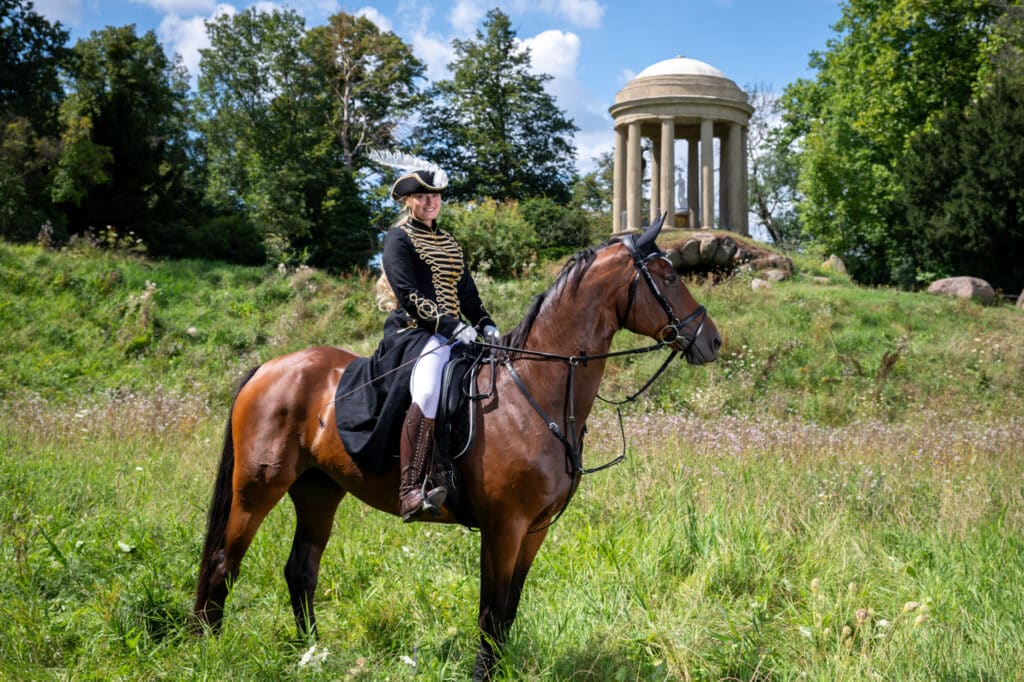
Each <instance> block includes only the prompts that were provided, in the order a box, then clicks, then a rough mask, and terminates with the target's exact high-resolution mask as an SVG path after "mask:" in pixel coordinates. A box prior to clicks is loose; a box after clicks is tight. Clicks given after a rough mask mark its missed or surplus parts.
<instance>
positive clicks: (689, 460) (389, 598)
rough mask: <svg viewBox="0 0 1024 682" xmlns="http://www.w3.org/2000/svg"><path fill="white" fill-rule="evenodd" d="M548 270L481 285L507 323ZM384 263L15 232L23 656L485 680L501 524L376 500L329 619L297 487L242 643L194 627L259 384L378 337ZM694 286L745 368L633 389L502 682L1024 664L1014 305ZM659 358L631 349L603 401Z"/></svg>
mask: <svg viewBox="0 0 1024 682" xmlns="http://www.w3.org/2000/svg"><path fill="white" fill-rule="evenodd" d="M552 267H553V266H552ZM112 273H116V274H112ZM550 275H551V269H550V268H549V269H547V270H545V271H542V272H540V273H538V275H537V276H535V277H533V278H531V279H528V280H527V281H525V282H521V283H513V282H497V281H488V280H481V282H480V283H481V287H482V288H483V290H484V297H485V299H486V300H487V301H488V302H490V303H491V305H492V310H493V311H494V313H495V316H496V317H497V318H498V320H499V322H500V323H501V325H502V327H503V328H504V329H508V328H510V327H511V326H512V325H513V324H514V323H515V322H516V321H518V316H519V315H521V314H522V311H523V309H524V308H525V306H526V302H527V301H528V299H529V297H530V296H531V295H532V294H533V293H536V292H537V291H540V290H542V289H543V288H544V287H545V286H546V285H547V283H548V282H550ZM147 282H150V283H153V284H147ZM370 284H371V281H370V276H369V275H366V276H363V277H357V278H347V279H336V278H329V277H326V276H324V275H323V274H322V273H317V272H313V271H305V270H304V271H298V272H296V271H287V272H278V271H264V270H259V269H247V268H232V267H228V266H222V265H216V264H208V263H201V262H191V263H190V262H176V263H154V262H150V261H144V260H139V259H137V258H134V257H131V256H126V255H120V254H112V253H107V252H104V253H95V252H92V251H89V250H79V251H74V250H72V251H64V252H51V251H44V250H41V249H38V248H34V247H11V246H7V245H0V285H2V286H0V324H3V325H4V329H5V334H4V335H3V336H2V337H0V352H2V358H3V363H2V366H0V398H2V408H3V409H2V410H0V454H2V456H0V490H2V491H3V492H2V494H0V561H2V562H3V564H2V565H3V566H4V567H5V568H6V570H4V571H2V572H0V594H2V595H3V599H2V600H0V679H8V678H9V679H18V680H63V679H83V680H89V679H104V680H106V679H131V680H143V679H145V680H150V679H175V680H177V679H251V680H265V679H266V680H269V679H273V680H278V679H312V680H318V679H324V680H328V679H330V680H338V679H349V680H379V679H395V680H399V679H437V680H460V679H465V678H466V677H468V676H469V673H470V670H471V666H472V659H473V655H474V652H475V646H476V638H477V631H476V608H477V598H478V597H477V579H478V569H477V562H478V551H479V544H478V542H479V541H478V536H477V535H476V534H475V533H473V532H471V531H468V530H465V529H462V528H459V527H438V526H431V525H426V524H414V525H403V524H401V523H400V522H398V521H397V520H396V519H394V518H391V517H388V516H384V515H382V514H378V513H375V512H372V511H371V510H369V508H367V507H365V506H363V505H361V504H360V503H358V502H356V501H354V500H345V501H344V502H343V503H342V505H341V508H340V509H339V512H338V516H337V519H336V521H335V529H334V534H333V538H332V541H331V544H330V545H329V546H328V548H327V552H326V554H325V557H324V561H323V565H322V570H321V576H320V584H319V586H318V589H317V595H316V600H317V607H318V616H319V628H320V633H321V637H320V640H319V641H318V642H315V643H314V642H312V641H308V640H305V639H302V638H298V637H297V636H296V634H295V628H294V624H293V622H292V619H291V615H290V608H289V606H288V595H287V589H286V587H285V583H284V579H283V576H282V569H283V566H284V562H285V560H286V558H287V553H288V550H289V546H290V540H291V533H292V529H293V524H294V514H293V512H292V510H291V508H290V505H289V504H288V503H287V502H285V503H283V504H281V505H279V507H278V508H276V509H275V510H274V511H273V512H272V513H271V515H270V516H269V517H268V519H267V521H266V522H265V524H264V526H263V527H262V528H261V530H260V532H259V533H258V534H257V536H256V540H255V542H254V544H253V547H252V549H251V550H250V552H249V554H248V555H247V557H246V560H245V562H244V564H243V566H242V575H241V578H240V580H239V582H238V584H237V585H236V586H235V587H234V590H233V592H232V595H231V598H230V599H229V602H228V611H227V615H226V620H225V629H224V632H223V633H222V634H221V635H219V636H216V637H213V636H208V637H197V636H195V635H193V634H192V633H191V632H190V630H189V628H188V627H187V626H186V622H187V616H188V614H189V611H190V608H191V603H192V599H193V597H194V586H195V585H194V583H195V577H196V572H197V561H198V557H199V551H200V547H201V542H202V532H203V529H204V527H205V523H204V520H205V513H206V504H207V502H208V498H209V493H210V488H211V486H212V482H213V473H214V467H215V457H216V453H217V452H219V449H220V441H221V438H222V437H223V428H224V421H225V419H226V406H227V401H228V399H229V392H230V390H231V388H232V386H233V385H234V380H235V375H236V374H237V373H240V372H242V371H244V369H246V368H247V367H249V366H251V365H252V364H256V363H257V362H260V361H262V360H264V359H266V358H268V357H270V356H272V355H276V354H279V353H282V352H287V351H289V350H292V349H295V348H299V347H303V346H306V345H313V344H318V343H343V344H344V345H346V346H349V347H353V348H355V349H356V350H359V351H360V352H367V351H369V350H371V349H372V348H373V346H374V344H375V343H376V338H377V335H378V334H379V330H378V327H379V323H380V317H379V313H377V312H376V311H374V310H373V309H372V301H371V297H370V293H369V289H370ZM692 289H693V291H694V293H695V295H696V296H697V297H698V299H700V300H701V301H702V302H704V303H705V304H707V305H708V307H709V310H710V311H711V314H712V315H713V316H714V317H715V319H716V321H717V322H718V325H719V327H720V328H721V330H722V332H723V335H724V337H725V342H726V345H725V348H724V351H723V355H722V358H721V361H720V362H719V363H717V364H715V365H712V366H710V367H701V368H690V367H686V366H684V365H681V364H680V365H678V366H675V367H674V368H673V369H672V371H671V372H670V373H669V374H668V375H667V376H666V377H665V378H664V380H661V381H659V382H658V383H657V384H656V385H655V388H654V389H653V390H652V392H651V394H650V395H649V396H648V397H647V398H645V400H644V401H643V402H642V403H641V404H640V405H638V406H635V407H633V408H631V409H630V410H627V414H626V417H625V419H626V434H627V435H626V441H627V444H628V451H629V457H628V458H627V460H626V461H625V463H623V464H622V465H620V466H619V467H616V468H614V469H611V470H609V471H606V472H603V473H600V474H595V475H593V476H590V477H588V478H586V479H585V480H584V483H583V485H582V487H581V490H580V492H579V494H578V495H577V496H576V498H575V499H574V501H573V504H572V506H571V507H570V508H569V510H568V512H567V513H566V514H565V515H564V516H563V517H562V519H561V520H560V521H559V522H558V523H557V524H556V525H555V526H554V527H553V528H552V529H551V532H550V533H549V535H548V538H547V540H546V542H545V545H544V547H543V548H542V549H541V552H540V554H539V556H538V559H537V562H536V563H535V565H534V569H533V571H532V572H531V574H530V577H529V580H528V582H527V586H526V591H525V593H524V598H523V603H522V606H521V608H520V613H519V618H518V619H517V622H516V625H515V627H514V629H513V632H512V637H511V641H510V642H509V646H508V650H507V655H506V657H505V658H504V659H503V661H502V664H501V669H500V677H501V678H502V679H509V680H512V679H515V680H547V679H571V680H584V679H593V680H640V679H643V680H648V679H655V680H687V679H743V680H754V679H804V678H806V679H829V680H833V679H846V680H862V679H890V680H904V679H910V680H932V679H976V678H979V679H1019V678H1021V677H1022V676H1024V664H1022V663H1021V662H1022V661H1024V641H1022V636H1021V633H1022V632H1024V623H1022V621H1024V575H1022V573H1024V541H1022V539H1021V538H1022V537H1024V536H1022V530H1024V528H1022V527H1024V488H1022V487H1021V484H1020V481H1021V480H1022V473H1024V472H1022V470H1021V468H1022V464H1021V460H1020V457H1019V453H1020V445H1019V444H1020V443H1021V442H1024V419H1022V418H1021V416H1020V411H1019V405H1020V401H1021V397H1022V393H1024V390H1022V386H1024V355H1022V354H1024V350H1022V348H1021V344H1020V342H1019V332H1020V324H1021V317H1020V313H1019V312H1017V311H1014V310H1012V309H1009V308H995V309H985V308H981V307H979V306H975V305H973V304H965V303H961V302H956V301H949V300H947V299H939V298H933V297H927V296H923V295H914V294H905V293H900V292H894V291H887V290H881V291H878V290H865V289H860V288H858V287H855V286H852V285H849V284H848V283H844V282H841V281H837V282H834V283H832V284H829V285H819V284H814V283H812V282H811V281H809V280H804V279H803V278H801V277H798V278H797V281H795V282H791V283H784V284H781V285H778V286H776V287H775V288H774V289H772V290H771V291H769V292H767V293H764V292H758V293H756V294H755V293H754V292H752V291H751V290H750V288H749V286H748V283H746V282H744V281H743V280H742V278H741V279H737V280H734V281H731V282H728V283H725V284H722V285H715V286H710V285H709V284H706V283H703V282H694V283H692ZM633 343H641V341H640V340H638V339H635V338H631V335H628V334H624V335H622V336H621V337H620V338H619V339H618V341H617V344H618V347H624V346H626V345H631V344H633ZM658 361H659V358H654V357H651V358H640V359H637V360H633V361H626V362H621V363H616V364H615V365H614V366H611V367H609V372H608V377H607V380H606V382H605V385H604V386H603V392H604V393H606V394H608V395H610V396H615V395H618V394H621V393H622V392H624V391H626V390H628V389H630V388H635V387H637V386H638V385H639V384H640V383H641V382H642V381H643V380H644V379H645V378H646V377H647V376H649V374H650V372H651V371H653V369H654V368H655V367H656V364H657V362H658ZM589 426H590V436H589V437H588V444H587V459H588V464H596V463H599V462H602V461H605V460H607V459H610V458H611V457H613V456H614V455H615V454H617V452H618V449H619V447H620V443H619V442H618V427H617V424H616V422H615V417H614V415H613V414H612V413H611V412H610V411H609V410H608V409H607V408H599V409H598V410H597V412H596V413H595V414H594V415H593V416H592V418H591V420H590V424H589ZM314 645H315V648H314Z"/></svg>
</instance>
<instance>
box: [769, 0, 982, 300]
mask: <svg viewBox="0 0 1024 682" xmlns="http://www.w3.org/2000/svg"><path fill="white" fill-rule="evenodd" d="M999 13H1000V10H999V8H998V6H997V5H996V4H994V3H992V2H989V0H948V1H947V2H932V1H930V0H888V1H886V2H882V1H881V0H848V1H847V2H846V3H845V4H844V5H843V15H842V18H841V19H840V20H839V22H838V23H837V24H836V26H835V30H836V32H837V34H838V35H837V37H836V38H834V39H832V40H830V41H829V42H828V49H827V50H826V51H825V52H821V53H813V54H812V58H811V65H812V66H813V67H814V68H815V69H817V71H818V73H817V77H816V79H815V80H806V79H802V80H799V81H797V82H795V83H793V84H791V85H790V86H788V87H787V88H786V90H785V93H784V97H783V100H784V101H783V108H784V113H783V118H784V121H785V124H786V131H785V136H786V137H787V138H788V139H789V140H794V141H795V140H799V144H798V148H799V150H800V151H799V165H800V172H799V191H800V193H801V194H802V197H803V198H802V201H801V202H800V203H799V205H798V210H799V215H800V218H801V220H802V223H803V229H804V230H805V231H806V232H807V234H808V235H809V236H811V237H813V238H814V239H815V240H817V241H818V242H819V243H821V244H822V245H823V246H824V247H825V248H827V249H829V250H832V251H833V252H835V253H838V254H839V255H841V256H842V257H843V258H844V259H845V260H846V261H847V266H848V267H849V268H850V271H851V274H853V275H854V276H855V277H856V278H857V279H859V280H860V281H864V282H870V283H881V282H890V281H893V279H894V272H895V269H896V268H897V267H898V266H899V263H900V262H901V259H902V254H901V253H900V252H899V251H898V245H899V244H900V243H901V241H900V240H893V239H891V238H890V235H891V232H892V230H893V228H894V226H897V227H898V226H899V225H901V224H904V217H903V216H902V215H901V213H900V212H899V211H898V206H899V201H898V198H899V196H900V194H901V192H902V190H903V187H902V183H901V180H900V177H899V174H898V173H897V171H896V166H897V163H898V161H899V160H900V158H901V157H902V156H903V154H904V153H905V152H906V150H907V147H908V144H909V140H910V137H911V135H912V134H914V133H915V131H919V130H923V129H925V128H927V127H928V126H930V125H932V123H933V121H934V119H935V117H936V116H938V115H939V114H940V112H942V111H943V110H945V109H946V108H948V107H950V106H961V107H962V106H965V105H966V104H967V103H968V101H969V100H970V98H971V96H972V93H973V92H974V91H975V88H976V85H977V82H978V79H979V74H980V73H982V71H983V69H982V67H983V65H984V64H985V63H986V59H985V52H984V49H983V46H984V45H985V44H986V42H987V41H988V40H989V37H990V36H991V33H992V27H993V24H994V22H995V19H996V18H997V17H998V16H999ZM894 249H897V250H895V251H894Z"/></svg>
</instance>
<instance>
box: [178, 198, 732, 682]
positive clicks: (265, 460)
mask: <svg viewBox="0 0 1024 682" xmlns="http://www.w3.org/2000/svg"><path fill="white" fill-rule="evenodd" d="M663 220H664V217H662V220H659V221H657V222H656V223H655V225H653V226H652V227H651V228H650V229H648V230H647V231H646V232H645V233H644V234H643V235H641V236H639V237H637V236H635V235H627V236H624V237H617V238H613V239H611V240H609V241H608V242H607V243H605V244H603V245H601V246H598V247H594V248H590V249H585V250H584V251H581V252H580V253H578V254H576V255H575V256H574V257H572V258H571V259H569V261H567V263H566V264H565V266H564V267H563V269H562V272H561V273H560V274H559V276H558V277H557V278H556V280H555V282H554V284H552V286H551V287H550V288H549V289H548V291H547V292H545V293H544V294H542V295H541V296H538V297H537V298H536V299H535V301H534V303H533V305H532V307H531V309H530V310H529V312H528V313H527V315H526V317H525V319H524V320H523V321H522V322H521V323H520V324H519V326H518V327H516V329H514V330H513V331H512V332H511V333H510V334H508V335H507V336H506V337H505V338H504V339H502V345H501V346H499V348H504V349H505V351H504V352H505V356H504V360H503V361H502V362H501V364H496V365H491V366H490V367H487V366H486V365H485V366H484V367H483V368H482V369H481V372H480V377H479V383H480V385H484V386H486V385H488V383H489V382H491V381H492V379H493V389H492V390H491V392H490V394H489V395H490V397H488V398H485V399H484V400H482V401H481V402H482V404H481V405H480V406H479V408H478V410H479V424H480V426H479V430H480V432H479V436H478V438H477V440H476V442H475V444H474V446H473V447H472V449H471V450H470V451H469V452H467V453H466V454H465V455H464V456H462V457H461V458H459V459H458V460H457V462H456V466H457V467H458V470H459V473H460V474H461V479H462V482H463V485H462V488H461V489H460V492H461V496H462V497H463V498H464V502H465V504H467V505H468V507H469V509H470V510H471V513H472V517H473V519H474V520H475V524H474V525H476V526H478V527H479V530H480V606H479V614H478V624H479V629H480V644H479V648H478V651H477V657H476V661H475V664H474V670H473V677H474V679H489V678H490V677H491V675H492V673H493V670H494V667H495V665H496V663H497V656H498V654H499V653H500V650H501V647H502V645H503V643H504V641H505V637H506V634H507V632H508V629H509V628H510V626H511V625H512V622H513V620H514V619H515V616H516V610H517V609H518V606H519V600H520V595H521V594H522V589H523V584H524V582H525V580H526V575H527V573H528V572H529V570H530V566H531V564H532V563H533V560H534V557H535V556H536V554H537V551H538V549H540V546H541V543H542V542H543V541H544V538H545V536H546V534H547V529H548V526H549V525H550V523H551V522H552V521H553V519H555V518H557V516H558V515H559V514H560V513H561V511H563V510H564V508H565V506H566V505H567V504H568V502H569V499H570V497H571V495H572V493H573V491H574V490H575V488H576V485H577V484H578V483H579V479H580V476H581V474H582V473H583V470H582V469H581V468H580V466H579V461H578V460H579V455H580V452H579V450H578V448H577V446H578V444H580V442H581V439H582V437H583V429H584V424H585V422H586V419H587V416H588V415H589V414H590V411H591V408H592V407H593V405H594V401H595V398H596V397H597V392H598V386H599V384H600V383H601V377H602V375H603V373H604V368H605V363H606V359H607V358H608V357H611V356H612V355H615V354H613V353H609V350H610V348H611V343H612V337H613V336H614V335H615V333H616V332H617V331H619V330H620V329H628V330H630V331H632V332H635V333H637V334H640V335H644V336H648V337H651V338H653V339H654V340H655V341H656V345H657V346H659V347H660V346H664V347H666V348H670V349H672V351H673V354H674V353H675V352H679V353H682V354H683V356H684V357H685V358H686V360H687V361H688V362H689V363H691V364H695V365H698V364H702V363H706V362H713V361H714V360H715V359H716V358H717V356H718V351H719V348H720V346H721V343H722V342H721V338H720V336H719V333H718V330H717V329H716V327H715V325H714V322H713V321H712V320H711V318H710V316H708V314H707V311H706V310H705V309H704V307H703V306H700V305H698V303H697V302H696V301H695V300H694V298H693V296H692V295H691V294H690V292H689V290H688V289H687V288H686V285H685V284H684V283H683V282H682V280H681V279H680V278H679V276H678V274H677V273H676V271H675V269H674V268H673V266H672V264H671V263H670V262H669V260H668V259H667V258H666V257H665V254H664V253H662V252H661V251H660V250H658V248H657V245H656V244H655V239H656V237H657V235H658V231H659V230H660V228H661V224H662V221H663ZM513 349H514V350H513ZM616 354H617V353H616ZM355 357H356V356H355V355H354V354H353V353H351V352H348V351H346V350H342V349H340V348H334V347H316V348H308V349H306V350H301V351H298V352H294V353H290V354H288V355H283V356H280V357H277V358H274V359H272V360H269V361H268V362H266V363H264V364H263V365H261V366H259V367H258V368H257V369H255V370H253V371H252V373H250V375H249V376H247V377H246V378H245V379H244V380H243V382H242V383H241V384H240V387H239V389H238V391H237V393H236V394H235V397H234V400H233V402H232V405H231V410H230V414H229V416H228V422H227V433H226V436H225V440H224V448H223V451H222V455H221V461H220V466H219V470H218V473H217V478H216V483H215V484H214V491H213V499H212V502H211V505H210V513H209V519H208V524H207V531H206V541H205V545H204V548H203V554H202V560H201V563H200V569H199V580H198V590H197V595H196V602H195V617H196V618H197V619H198V622H199V623H200V624H202V625H204V626H207V627H209V628H212V629H213V630H214V631H217V630H219V629H220V626H221V622H222V619H223V613H224V603H225V600H226V598H227V595H228V589H229V586H230V585H231V584H232V582H233V581H234V580H235V579H236V578H237V577H238V574H239V568H240V564H241V562H242V557H243V556H244V555H245V553H246V550H247V549H248V548H249V544H250V543H251V542H252V539H253V536H254V535H255V533H256V531H257V529H258V528H259V526H260V523H261V522H262V521H263V520H264V518H265V517H266V516H267V514H268V513H269V512H270V510H271V508H273V507H274V505H276V504H277V503H278V502H279V501H280V500H281V498H282V497H284V495H285V494H286V493H287V494H288V495H289V496H290V497H291V499H292V503H293V504H294V506H295V516H296V527H295V536H294V539H293V542H292V549H291V554H290V556H289V557H288V560H287V562H286V564H285V567H284V575H285V580H286V582H287V584H288V591H289V594H290V597H291V606H292V611H293V613H294V616H295V621H296V624H297V626H298V628H299V632H300V634H308V633H310V632H313V633H314V634H315V627H316V617H315V615H314V612H313V595H314V592H315V589H316V584H317V576H318V572H319V568H320V560H321V557H322V556H323V552H324V548H325V547H326V546H327V541H328V539H329V538H330V535H331V527H332V525H333V521H334V514H335V511H336V510H337V507H338V504H339V502H341V499H342V498H343V497H344V496H345V495H346V494H347V493H350V494H352V495H353V496H355V497H357V498H358V499H360V500H362V501H363V502H364V503H366V504H368V505H370V506H371V507H374V508H376V509H379V510H381V511H383V512H386V513H388V514H393V515H395V516H397V515H398V476H399V471H398V464H397V458H395V459H394V463H393V465H392V466H391V467H390V468H389V469H388V470H387V471H385V472H384V473H382V474H376V473H371V472H368V471H365V470H364V469H362V468H360V466H359V465H358V464H357V463H356V462H355V461H353V459H352V458H351V457H350V456H349V455H348V454H347V453H346V451H345V449H344V446H343V445H342V443H341V439H340V437H339V435H338V432H337V429H336V428H335V419H334V410H335V402H334V397H335V389H336V387H337V386H338V382H339V380H340V378H341V375H342V373H343V372H344V371H345V368H346V366H347V365H348V364H349V363H350V362H352V360H353V359H354V358H355ZM663 367H664V365H663ZM492 372H493V377H492V375H491V373H492ZM340 404H341V405H342V406H343V405H344V402H343V401H342V402H341V403H340ZM549 415H557V417H550V416H549ZM399 426H400V425H399ZM567 458H568V460H569V461H570V462H573V461H574V458H575V461H576V466H575V467H568V466H567ZM433 520H434V521H436V522H440V523H455V522H457V519H456V518H455V515H454V513H453V511H452V510H451V509H449V508H448V507H447V506H445V507H443V508H442V510H441V515H440V516H438V517H436V518H434V519H433Z"/></svg>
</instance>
